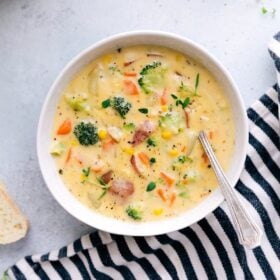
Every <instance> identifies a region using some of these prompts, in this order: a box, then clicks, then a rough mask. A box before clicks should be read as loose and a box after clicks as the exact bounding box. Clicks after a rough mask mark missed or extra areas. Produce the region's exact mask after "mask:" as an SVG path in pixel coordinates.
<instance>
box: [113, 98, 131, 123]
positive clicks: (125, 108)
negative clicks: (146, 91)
mask: <svg viewBox="0 0 280 280" xmlns="http://www.w3.org/2000/svg"><path fill="white" fill-rule="evenodd" d="M112 107H113V108H114V109H115V110H116V111H117V112H118V113H119V114H120V116H121V117H122V118H124V117H125V115H126V114H127V113H128V112H129V110H130V109H131V103H129V102H127V101H126V100H125V99H124V98H123V97H121V96H115V97H114V98H113V104H112Z"/></svg>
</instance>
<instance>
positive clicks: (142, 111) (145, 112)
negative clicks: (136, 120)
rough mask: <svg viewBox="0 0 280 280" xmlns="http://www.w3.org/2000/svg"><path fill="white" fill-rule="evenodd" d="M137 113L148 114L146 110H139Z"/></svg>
mask: <svg viewBox="0 0 280 280" xmlns="http://www.w3.org/2000/svg"><path fill="white" fill-rule="evenodd" d="M138 111H139V112H140V113H142V114H148V112H149V110H148V109H147V108H140V109H138Z"/></svg>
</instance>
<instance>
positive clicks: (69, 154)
mask: <svg viewBox="0 0 280 280" xmlns="http://www.w3.org/2000/svg"><path fill="white" fill-rule="evenodd" d="M71 155H72V148H69V150H68V153H67V156H66V159H65V163H67V162H69V160H70V159H71Z"/></svg>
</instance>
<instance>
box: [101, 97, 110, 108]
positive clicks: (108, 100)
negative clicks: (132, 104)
mask: <svg viewBox="0 0 280 280" xmlns="http://www.w3.org/2000/svg"><path fill="white" fill-rule="evenodd" d="M110 106H111V100H110V99H106V100H104V101H102V108H104V109H105V108H108V107H110Z"/></svg>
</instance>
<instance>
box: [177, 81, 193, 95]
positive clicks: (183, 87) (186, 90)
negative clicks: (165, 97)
mask: <svg viewBox="0 0 280 280" xmlns="http://www.w3.org/2000/svg"><path fill="white" fill-rule="evenodd" d="M178 91H179V92H192V91H191V90H190V89H189V88H188V87H187V86H186V85H185V84H184V83H183V81H181V85H180V86H179V89H178ZM176 99H177V98H176Z"/></svg>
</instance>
